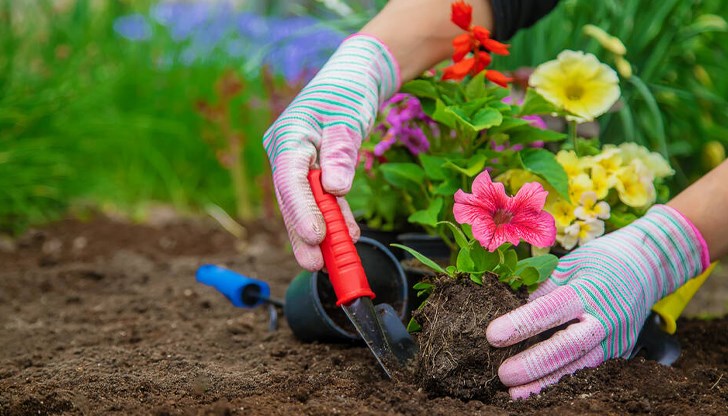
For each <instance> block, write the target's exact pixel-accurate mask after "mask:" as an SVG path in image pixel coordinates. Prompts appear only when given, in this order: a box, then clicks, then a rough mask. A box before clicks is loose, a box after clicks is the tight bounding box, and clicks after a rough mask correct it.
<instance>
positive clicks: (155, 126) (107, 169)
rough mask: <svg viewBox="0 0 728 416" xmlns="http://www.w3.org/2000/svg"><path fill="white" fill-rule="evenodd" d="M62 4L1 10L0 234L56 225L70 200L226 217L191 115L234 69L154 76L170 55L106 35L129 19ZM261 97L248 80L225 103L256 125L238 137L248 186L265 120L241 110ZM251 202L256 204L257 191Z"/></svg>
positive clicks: (165, 69) (209, 67)
mask: <svg viewBox="0 0 728 416" xmlns="http://www.w3.org/2000/svg"><path fill="white" fill-rule="evenodd" d="M65 3H67V4H68V6H67V7H66V8H59V6H57V5H56V6H54V5H53V3H52V2H49V1H44V0H38V1H28V2H26V3H24V4H22V6H18V3H17V2H14V1H13V0H0V10H2V11H1V12H0V45H2V46H1V47H2V50H1V51H0V57H2V58H0V230H6V231H18V230H21V229H22V228H23V227H25V226H26V225H28V224H29V223H37V222H42V221H44V220H48V219H53V218H56V217H57V216H58V215H61V214H62V213H63V212H64V210H65V209H66V208H67V207H68V204H69V203H70V202H71V201H73V200H78V199H84V200H91V201H94V203H95V204H96V205H98V206H103V205H110V206H114V207H117V209H122V210H126V211H132V212H133V211H135V210H138V209H140V208H143V206H144V205H145V204H146V203H148V202H149V201H160V202H169V203H172V204H174V205H175V206H176V207H178V208H180V209H199V208H201V207H204V206H205V205H206V204H208V203H213V204H216V205H219V206H221V207H223V208H224V209H225V210H227V211H229V212H235V200H234V194H233V192H231V187H232V185H231V179H230V177H229V175H228V173H227V171H226V170H225V169H224V168H222V167H221V166H220V164H219V163H218V161H217V159H216V155H215V153H214V150H213V149H212V148H210V147H209V146H208V145H207V144H206V143H205V142H204V141H203V140H202V139H201V132H202V130H203V128H204V121H203V119H202V118H201V117H200V115H199V114H197V113H196V107H195V104H196V102H197V101H198V100H199V99H212V98H213V93H214V88H213V87H214V84H215V82H216V80H217V79H218V78H219V77H220V76H221V75H222V74H223V73H224V72H225V71H226V70H227V69H229V67H230V66H232V63H225V62H219V63H214V62H213V63H206V65H196V66H195V65H191V66H185V65H179V64H172V65H164V66H162V65H158V63H159V62H160V60H161V59H163V58H164V57H165V56H166V55H167V54H169V53H170V52H172V51H174V49H175V48H177V47H178V46H177V45H175V44H174V43H173V42H171V41H170V40H169V39H167V38H166V37H164V36H155V37H154V38H153V39H152V41H150V42H146V43H134V42H128V41H125V40H124V39H121V38H120V37H119V36H118V35H116V34H115V33H114V31H113V22H114V19H115V18H116V17H118V16H121V15H124V14H128V13H131V12H133V11H135V8H134V7H132V6H131V5H129V4H128V3H126V2H119V1H113V2H111V1H110V2H93V8H92V6H91V5H92V2H89V1H84V0H80V1H75V2H65ZM56 4H60V3H56ZM146 6H147V5H145V4H136V8H137V9H144V10H145V11H146V10H148V8H147V7H146ZM263 95H264V92H263V91H262V85H261V83H260V82H259V81H256V80H255V79H252V80H249V82H247V83H246V91H245V93H244V94H243V95H241V96H240V97H238V98H237V100H236V102H235V103H234V104H235V107H234V108H235V109H236V110H235V111H243V110H245V111H251V112H253V113H254V114H246V117H244V119H245V120H246V123H245V125H241V126H240V128H241V129H242V130H243V132H244V133H246V135H247V136H248V137H249V139H250V141H251V142H252V144H253V145H251V146H247V147H246V159H245V161H246V163H245V164H244V168H245V169H246V170H247V171H248V174H249V176H250V177H255V176H259V175H261V174H262V173H263V172H264V170H265V166H266V165H265V163H264V153H263V151H262V147H261V146H257V143H258V140H259V137H260V135H261V132H262V131H263V130H264V129H265V128H266V127H267V123H268V122H269V121H270V120H269V118H270V117H269V115H268V109H267V108H264V107H262V108H259V109H255V108H253V106H250V105H247V104H246V103H249V102H250V99H251V97H261V96H263ZM241 119H243V118H242V117H241ZM250 198H251V199H252V200H259V199H260V196H259V194H258V190H257V188H255V187H253V188H252V194H251V195H250Z"/></svg>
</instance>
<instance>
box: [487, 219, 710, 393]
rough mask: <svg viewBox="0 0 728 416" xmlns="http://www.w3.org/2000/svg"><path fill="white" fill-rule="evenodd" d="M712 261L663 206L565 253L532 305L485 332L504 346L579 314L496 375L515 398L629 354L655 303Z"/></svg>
mask: <svg viewBox="0 0 728 416" xmlns="http://www.w3.org/2000/svg"><path fill="white" fill-rule="evenodd" d="M709 262H710V256H709V255H708V249H707V246H706V244H705V241H704V240H703V237H702V236H701V235H700V232H699V231H698V230H697V229H696V228H695V227H694V226H693V225H692V223H691V222H690V221H688V220H687V219H686V218H685V217H683V216H682V215H681V214H680V213H679V212H678V211H676V210H675V209H673V208H670V207H668V206H665V205H656V206H654V207H653V208H652V209H650V210H649V211H648V212H647V214H646V215H645V216H644V217H642V218H640V219H639V220H637V221H635V222H634V223H632V224H630V225H628V226H626V227H624V228H622V229H620V230H618V231H615V232H613V233H610V234H609V235H606V236H604V237H601V238H598V239H596V240H594V241H592V242H590V243H588V244H586V245H584V246H583V247H580V248H579V249H577V250H575V251H573V252H572V253H570V254H569V255H567V256H565V257H564V258H563V259H561V261H560V262H559V265H558V267H557V268H556V270H555V271H554V273H553V275H552V276H551V278H550V279H549V280H548V281H546V282H544V284H543V285H542V286H541V287H539V288H538V290H536V291H535V292H534V293H533V294H532V295H531V299H530V302H529V303H528V304H526V305H524V306H522V307H520V308H518V309H516V310H514V311H512V312H509V313H507V314H505V315H503V316H501V317H499V318H498V319H496V320H494V321H493V322H491V324H490V325H489V326H488V329H487V331H486V336H487V338H488V342H490V343H491V344H492V345H493V346H496V347H505V346H508V345H512V344H515V343H517V342H520V341H523V340H525V339H527V338H530V337H532V336H534V335H537V334H540V333H541V332H543V331H545V330H548V329H550V328H554V327H556V326H559V325H561V324H564V323H566V322H570V321H575V323H573V324H571V325H569V326H568V327H567V328H566V329H564V330H561V331H558V332H556V333H555V334H554V335H553V336H551V337H550V338H549V339H547V340H546V341H543V342H540V343H538V344H536V345H534V346H532V347H531V348H529V349H527V350H526V351H523V352H521V353H519V354H517V355H515V356H513V357H511V358H509V359H507V360H506V361H505V362H503V364H502V365H501V367H500V368H499V370H498V375H499V377H500V379H501V381H502V382H503V384H505V385H506V386H509V392H510V394H511V397H513V398H514V399H517V398H525V397H528V396H529V395H531V394H533V393H538V392H539V391H540V390H541V389H542V388H543V387H545V386H548V385H550V384H554V383H556V382H557V381H558V380H559V379H560V378H561V377H562V376H564V375H566V374H572V373H573V372H575V371H576V370H579V369H581V368H585V367H596V366H597V365H599V364H601V363H602V362H604V361H605V360H608V359H610V358H614V357H628V356H629V354H630V352H631V351H632V349H633V348H634V346H635V342H636V340H637V335H638V334H639V331H640V329H641V328H642V326H643V325H644V323H645V320H646V319H647V315H648V313H649V311H650V309H651V308H652V305H653V304H654V303H655V302H657V301H658V300H660V299H661V298H663V297H664V296H666V295H668V294H669V293H671V292H673V291H674V290H675V289H677V288H678V287H680V286H681V285H682V284H684V283H685V282H687V281H688V279H690V278H692V277H695V276H697V275H699V274H700V273H702V271H703V270H704V269H705V268H707V267H708V265H709Z"/></svg>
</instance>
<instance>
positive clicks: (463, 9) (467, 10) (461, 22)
mask: <svg viewBox="0 0 728 416" xmlns="http://www.w3.org/2000/svg"><path fill="white" fill-rule="evenodd" d="M450 20H452V22H453V23H455V24H456V25H458V26H459V27H460V28H461V29H463V30H470V23H471V22H472V21H473V6H471V5H469V4H467V3H465V2H464V1H462V0H460V1H456V2H455V3H453V4H452V6H451V14H450Z"/></svg>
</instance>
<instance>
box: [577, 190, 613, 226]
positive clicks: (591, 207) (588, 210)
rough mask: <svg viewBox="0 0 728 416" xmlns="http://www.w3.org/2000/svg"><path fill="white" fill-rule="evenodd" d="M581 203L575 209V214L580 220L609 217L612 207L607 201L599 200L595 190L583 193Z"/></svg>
mask: <svg viewBox="0 0 728 416" xmlns="http://www.w3.org/2000/svg"><path fill="white" fill-rule="evenodd" d="M579 202H580V205H579V206H578V207H576V209H574V216H575V217H576V218H578V219H580V220H584V221H586V220H591V219H595V218H598V219H601V220H606V219H609V215H610V214H611V207H610V206H609V204H608V203H607V202H606V201H599V200H598V198H597V194H596V193H595V192H584V193H583V194H581V200H580V201H579Z"/></svg>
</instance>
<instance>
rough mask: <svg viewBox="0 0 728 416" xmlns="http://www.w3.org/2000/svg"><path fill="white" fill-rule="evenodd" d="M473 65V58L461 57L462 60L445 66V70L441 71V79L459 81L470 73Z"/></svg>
mask: <svg viewBox="0 0 728 416" xmlns="http://www.w3.org/2000/svg"><path fill="white" fill-rule="evenodd" d="M474 65H475V58H467V59H463V60H462V61H460V62H457V63H455V64H453V65H450V66H449V67H447V68H445V71H444V72H443V73H442V79H443V80H447V79H454V80H457V81H459V80H461V79H463V78H465V76H466V75H468V74H469V73H470V71H471V70H472V69H473V66H474Z"/></svg>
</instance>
